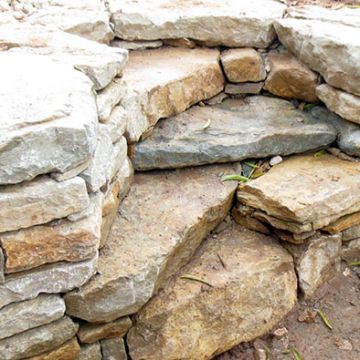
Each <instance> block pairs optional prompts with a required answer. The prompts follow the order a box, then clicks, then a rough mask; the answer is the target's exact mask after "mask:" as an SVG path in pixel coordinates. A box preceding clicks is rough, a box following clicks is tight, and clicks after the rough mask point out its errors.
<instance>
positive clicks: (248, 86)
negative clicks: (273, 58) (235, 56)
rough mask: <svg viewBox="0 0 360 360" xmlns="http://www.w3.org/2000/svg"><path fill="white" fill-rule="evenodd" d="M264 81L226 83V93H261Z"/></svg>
mask: <svg viewBox="0 0 360 360" xmlns="http://www.w3.org/2000/svg"><path fill="white" fill-rule="evenodd" d="M263 86H264V83H263V82H258V83H251V82H249V83H242V84H226V86H225V90H224V91H225V93H226V94H230V95H240V94H254V95H256V94H259V93H260V91H261V89H262V88H263Z"/></svg>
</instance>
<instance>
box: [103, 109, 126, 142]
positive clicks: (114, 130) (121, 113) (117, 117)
mask: <svg viewBox="0 0 360 360" xmlns="http://www.w3.org/2000/svg"><path fill="white" fill-rule="evenodd" d="M127 122H128V114H127V113H126V111H125V109H124V108H123V107H122V106H115V108H114V109H113V110H112V112H111V114H110V116H109V119H108V121H106V122H105V123H104V125H105V126H106V127H107V128H108V131H109V133H110V137H111V141H112V142H113V143H115V142H117V141H119V140H120V138H121V137H122V136H123V135H124V133H125V130H126V126H127Z"/></svg>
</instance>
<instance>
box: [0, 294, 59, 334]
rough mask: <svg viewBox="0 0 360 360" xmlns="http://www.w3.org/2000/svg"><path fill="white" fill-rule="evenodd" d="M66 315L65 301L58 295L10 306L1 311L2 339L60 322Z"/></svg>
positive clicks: (40, 297) (41, 297) (0, 331)
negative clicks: (56, 321)
mask: <svg viewBox="0 0 360 360" xmlns="http://www.w3.org/2000/svg"><path fill="white" fill-rule="evenodd" d="M64 313H65V303H64V300H63V299H62V298H61V297H59V296H56V295H40V296H38V297H37V298H36V299H32V300H27V301H23V302H19V303H15V304H10V305H8V306H6V307H4V308H2V309H1V310H0V316H1V323H0V339H4V338H7V337H10V336H12V335H15V334H18V333H21V332H23V331H26V330H29V329H32V328H35V327H38V326H41V325H44V324H48V323H50V322H52V321H55V320H58V319H60V318H61V317H63V315H64Z"/></svg>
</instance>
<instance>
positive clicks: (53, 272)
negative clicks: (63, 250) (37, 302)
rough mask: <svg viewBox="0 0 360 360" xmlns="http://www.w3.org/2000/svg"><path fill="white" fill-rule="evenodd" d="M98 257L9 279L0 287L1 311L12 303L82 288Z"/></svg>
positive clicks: (62, 264)
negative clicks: (45, 294) (43, 294)
mask: <svg viewBox="0 0 360 360" xmlns="http://www.w3.org/2000/svg"><path fill="white" fill-rule="evenodd" d="M96 264H97V256H96V257H94V258H93V259H90V260H86V261H82V262H79V263H65V262H64V263H58V264H51V265H45V266H42V267H39V268H36V269H32V270H31V271H26V272H21V273H17V274H13V275H8V276H7V277H6V281H5V282H4V283H3V284H0V308H2V307H4V306H5V305H8V304H10V303H12V302H17V301H22V300H26V299H33V298H35V297H36V296H38V295H39V294H40V293H48V294H55V293H65V292H68V291H70V290H72V289H74V288H77V287H80V286H82V285H83V284H85V283H86V282H87V281H88V280H89V279H90V278H91V276H92V275H93V274H94V272H95V267H96Z"/></svg>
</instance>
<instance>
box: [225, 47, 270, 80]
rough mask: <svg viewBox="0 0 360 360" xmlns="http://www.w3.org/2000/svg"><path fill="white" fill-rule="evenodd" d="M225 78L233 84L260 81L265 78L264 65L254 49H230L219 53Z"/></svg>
mask: <svg viewBox="0 0 360 360" xmlns="http://www.w3.org/2000/svg"><path fill="white" fill-rule="evenodd" d="M221 64H222V66H223V69H224V72H225V75H226V78H227V79H228V80H229V81H230V82H233V83H239V82H247V81H253V82H256V81H261V80H264V79H265V78H266V71H265V64H264V61H263V59H262V57H261V55H260V54H259V53H258V52H257V51H256V50H254V49H251V48H244V49H230V50H225V51H223V52H222V53H221Z"/></svg>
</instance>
